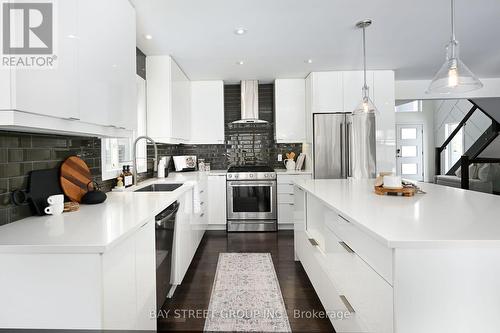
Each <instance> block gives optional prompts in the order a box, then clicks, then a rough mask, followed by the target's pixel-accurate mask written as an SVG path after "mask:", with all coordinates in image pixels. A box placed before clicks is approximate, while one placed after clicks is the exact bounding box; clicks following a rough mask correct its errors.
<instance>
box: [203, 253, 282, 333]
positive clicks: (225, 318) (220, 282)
mask: <svg viewBox="0 0 500 333" xmlns="http://www.w3.org/2000/svg"><path fill="white" fill-rule="evenodd" d="M204 331H205V332H291V329H290V323H289V322H288V317H287V314H286V309H285V303H284V302H283V296H282V295H281V290H280V287H279V283H278V278H277V276H276V271H275V270H274V266H273V261H272V258H271V254H270V253H220V254H219V261H218V263H217V272H216V273H215V279H214V285H213V288H212V295H211V297H210V304H209V306H208V315H207V318H206V320H205V329H204Z"/></svg>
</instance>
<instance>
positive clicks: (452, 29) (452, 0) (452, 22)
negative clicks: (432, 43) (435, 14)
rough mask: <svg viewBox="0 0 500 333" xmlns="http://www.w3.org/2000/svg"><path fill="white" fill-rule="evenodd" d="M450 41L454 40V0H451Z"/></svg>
mask: <svg viewBox="0 0 500 333" xmlns="http://www.w3.org/2000/svg"><path fill="white" fill-rule="evenodd" d="M451 41H452V42H455V41H456V39H455V0H451Z"/></svg>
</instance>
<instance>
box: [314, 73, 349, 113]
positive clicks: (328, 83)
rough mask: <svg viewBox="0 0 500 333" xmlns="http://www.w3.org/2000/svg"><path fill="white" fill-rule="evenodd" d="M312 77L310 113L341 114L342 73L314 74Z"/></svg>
mask: <svg viewBox="0 0 500 333" xmlns="http://www.w3.org/2000/svg"><path fill="white" fill-rule="evenodd" d="M311 75H312V85H311V89H312V96H311V97H312V112H313V113H325V112H342V110H343V107H344V96H343V89H344V87H343V81H342V76H343V72H315V73H311Z"/></svg>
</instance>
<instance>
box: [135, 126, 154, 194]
mask: <svg viewBox="0 0 500 333" xmlns="http://www.w3.org/2000/svg"><path fill="white" fill-rule="evenodd" d="M141 139H146V140H147V141H149V142H151V143H152V144H153V146H154V148H155V158H154V160H153V174H154V173H155V172H157V171H158V147H157V146H156V142H155V140H153V139H151V138H150V137H149V136H146V135H142V136H139V137H137V139H135V141H134V147H133V153H132V156H133V161H132V163H133V169H134V170H133V175H134V185H137V155H136V154H137V142H138V141H139V140H141ZM147 154H148V153H147V150H146V158H147Z"/></svg>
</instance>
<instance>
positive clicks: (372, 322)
mask: <svg viewBox="0 0 500 333" xmlns="http://www.w3.org/2000/svg"><path fill="white" fill-rule="evenodd" d="M318 261H319V262H320V265H321V266H322V268H323V269H324V271H325V273H326V275H327V276H328V278H329V279H330V280H332V281H335V284H336V289H337V292H338V293H339V294H340V295H343V296H344V297H345V300H347V301H348V302H349V305H350V306H351V307H352V309H353V310H354V313H356V316H357V317H358V320H359V321H360V323H361V325H362V326H363V327H364V331H366V332H380V333H389V332H393V321H394V318H393V288H392V286H391V285H390V284H389V283H387V281H385V280H384V279H383V278H382V277H381V276H380V275H378V274H377V272H375V270H373V268H371V267H370V266H369V265H368V264H367V263H366V262H364V261H363V259H361V258H360V257H359V256H358V255H357V254H355V253H352V252H349V251H348V250H344V253H341V251H335V252H332V253H326V254H325V255H324V256H318Z"/></svg>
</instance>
